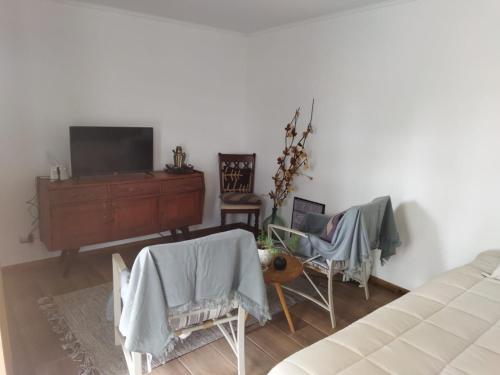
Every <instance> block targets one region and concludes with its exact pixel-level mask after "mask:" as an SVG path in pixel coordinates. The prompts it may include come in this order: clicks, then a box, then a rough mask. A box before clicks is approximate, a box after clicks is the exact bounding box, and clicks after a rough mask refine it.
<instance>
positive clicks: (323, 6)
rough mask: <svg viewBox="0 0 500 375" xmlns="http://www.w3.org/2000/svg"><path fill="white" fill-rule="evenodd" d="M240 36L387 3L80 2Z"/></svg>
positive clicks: (315, 0)
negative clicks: (235, 33) (232, 32)
mask: <svg viewBox="0 0 500 375" xmlns="http://www.w3.org/2000/svg"><path fill="white" fill-rule="evenodd" d="M77 1H79V2H85V3H90V4H95V5H104V6H109V7H114V8H119V9H123V10H128V11H133V12H139V13H144V14H148V15H154V16H158V17H165V18H170V19H176V20H179V21H184V22H191V23H197V24H201V25H206V26H211V27H217V28H222V29H227V30H232V31H237V32H241V33H254V32H257V31H262V30H265V29H270V28H273V27H278V26H282V25H286V24H289V23H295V22H300V21H304V20H307V19H311V18H317V17H321V16H324V15H328V14H332V13H336V12H342V11H346V10H350V9H354V8H359V7H363V6H367V5H373V4H377V3H385V2H387V0H77Z"/></svg>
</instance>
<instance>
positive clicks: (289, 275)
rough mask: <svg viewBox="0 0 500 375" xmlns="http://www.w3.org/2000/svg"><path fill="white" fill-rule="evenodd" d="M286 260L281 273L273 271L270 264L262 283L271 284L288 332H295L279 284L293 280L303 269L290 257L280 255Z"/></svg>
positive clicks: (295, 259)
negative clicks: (284, 317) (276, 295)
mask: <svg viewBox="0 0 500 375" xmlns="http://www.w3.org/2000/svg"><path fill="white" fill-rule="evenodd" d="M280 256H282V257H284V258H285V259H286V268H285V269H284V270H283V271H278V270H276V269H274V265H273V263H272V262H271V265H270V266H269V268H268V269H267V270H266V271H264V281H265V282H266V284H272V285H273V286H274V289H275V290H276V293H277V294H278V298H279V300H280V303H281V307H283V312H284V313H285V316H286V320H287V322H288V326H289V327H290V331H292V332H295V327H294V326H293V321H292V316H291V315H290V311H288V305H287V304H286V299H285V295H284V294H283V289H282V288H281V284H285V283H289V282H290V281H293V280H295V279H296V278H297V277H299V276H300V275H301V274H302V271H303V270H304V267H303V266H302V263H300V261H299V260H298V259H297V258H296V257H294V256H291V255H280Z"/></svg>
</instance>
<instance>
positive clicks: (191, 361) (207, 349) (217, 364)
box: [178, 344, 237, 375]
mask: <svg viewBox="0 0 500 375" xmlns="http://www.w3.org/2000/svg"><path fill="white" fill-rule="evenodd" d="M178 359H179V361H180V362H181V363H182V364H183V365H184V367H185V368H186V369H188V371H189V372H190V373H191V374H193V375H212V374H218V375H234V374H236V373H237V371H236V367H235V366H234V365H233V364H232V363H231V362H230V361H228V360H227V359H226V358H225V357H224V356H223V355H222V354H220V353H219V352H218V351H217V350H215V348H214V347H213V346H212V345H211V344H209V345H205V346H203V347H201V348H199V349H197V350H196V351H194V352H191V353H188V354H185V355H183V356H182V357H179V358H178Z"/></svg>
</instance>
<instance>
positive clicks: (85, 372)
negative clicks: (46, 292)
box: [38, 297, 99, 375]
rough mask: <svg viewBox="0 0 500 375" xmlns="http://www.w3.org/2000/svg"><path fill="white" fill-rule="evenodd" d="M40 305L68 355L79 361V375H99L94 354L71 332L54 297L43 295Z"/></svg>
mask: <svg viewBox="0 0 500 375" xmlns="http://www.w3.org/2000/svg"><path fill="white" fill-rule="evenodd" d="M38 306H39V308H40V311H41V312H42V313H43V315H44V316H45V317H46V318H47V320H48V322H49V325H50V327H51V329H52V331H53V332H54V333H55V334H56V335H57V336H59V341H61V347H62V348H63V349H64V350H65V351H66V352H67V353H68V356H69V357H70V358H71V359H72V360H73V361H75V362H77V363H79V366H80V370H79V372H78V375H99V372H98V371H97V369H96V368H95V366H94V358H93V357H92V355H91V354H90V353H89V352H87V351H86V350H85V349H83V348H82V345H81V343H80V342H79V341H78V339H77V338H76V336H75V335H74V334H73V332H71V330H70V328H69V326H68V324H67V323H66V320H65V319H64V317H63V316H62V315H61V314H60V313H59V309H58V307H57V304H56V303H55V302H54V298H53V297H43V298H40V299H39V300H38Z"/></svg>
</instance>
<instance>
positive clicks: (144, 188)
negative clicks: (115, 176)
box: [111, 182, 161, 198]
mask: <svg viewBox="0 0 500 375" xmlns="http://www.w3.org/2000/svg"><path fill="white" fill-rule="evenodd" d="M160 189H161V188H160V184H159V183H155V182H135V183H128V184H116V185H111V196H112V197H113V198H126V197H130V196H138V195H158V194H160Z"/></svg>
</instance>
